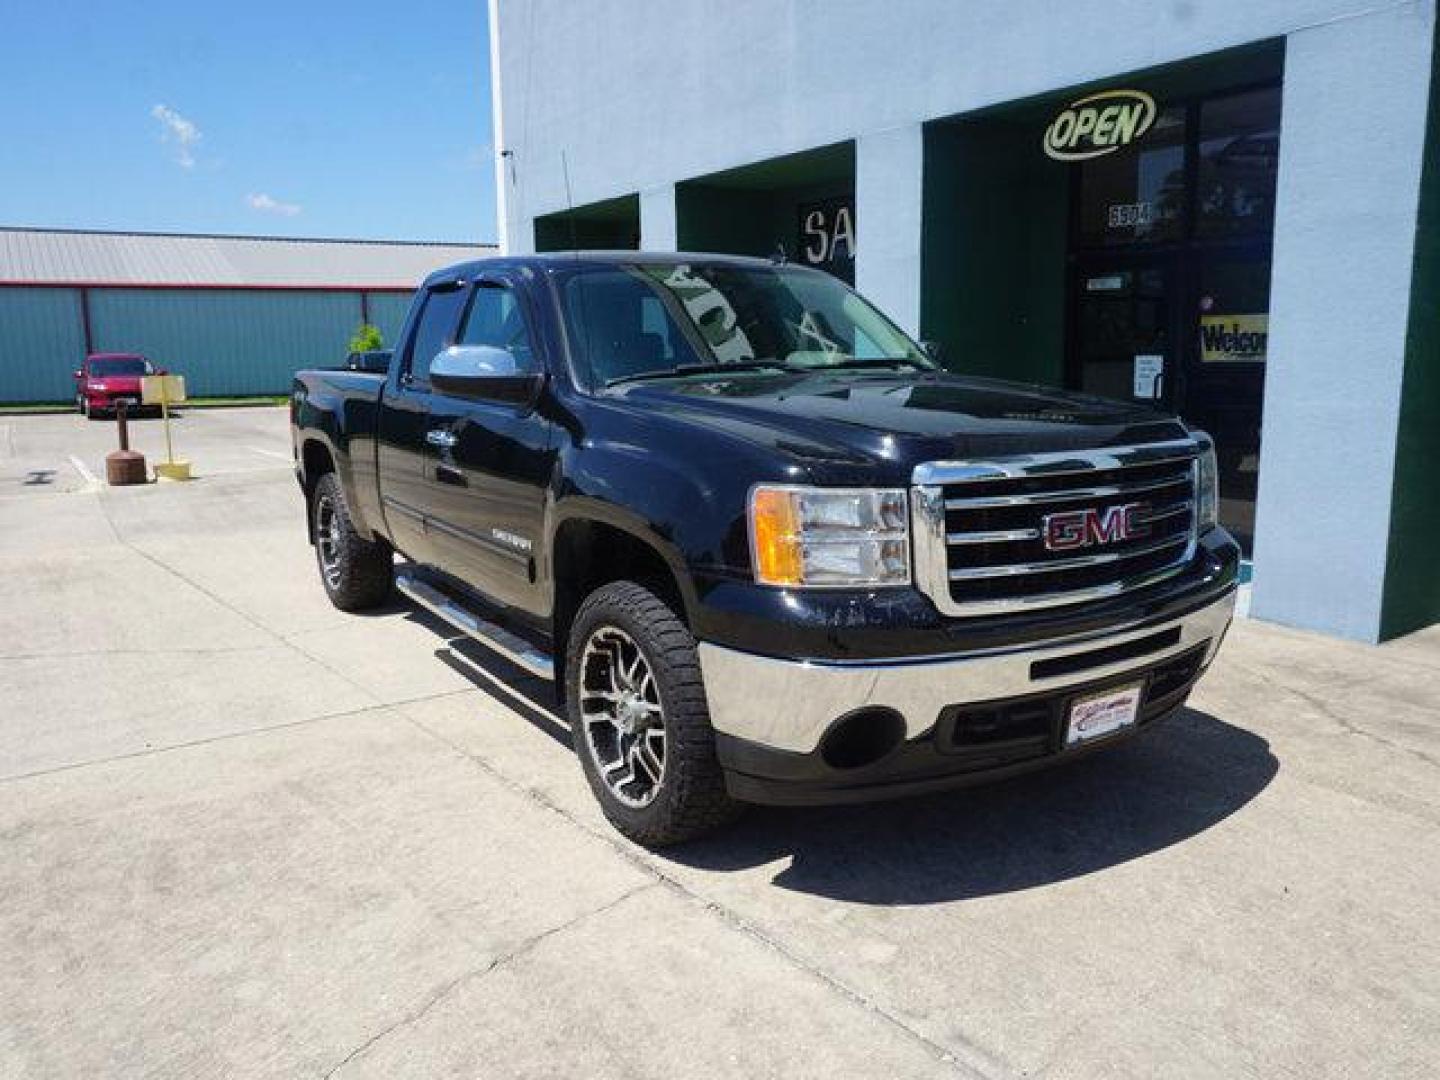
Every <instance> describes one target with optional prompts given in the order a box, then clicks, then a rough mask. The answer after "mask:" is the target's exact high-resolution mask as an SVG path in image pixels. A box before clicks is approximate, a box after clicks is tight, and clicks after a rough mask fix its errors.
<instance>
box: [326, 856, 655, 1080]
mask: <svg viewBox="0 0 1440 1080" xmlns="http://www.w3.org/2000/svg"><path fill="white" fill-rule="evenodd" d="M659 884H660V883H659V882H658V881H647V882H645V883H644V884H643V885H637V886H635V887H634V888H632V889H627V890H626V891H625V892H623V893H621V894H620V895H619V896H617V897H615V898H614V899H613V900H608V901H606V902H605V903H603V904H601V905H600V906H599V907H596V908H592V909H590V910H589V911H584V912H581V913H580V914H579V915H576V916H574V917H573V918H570V919H566V920H565V921H564V922H562V923H559V924H557V925H555V926H552V927H550V928H549V929H546V930H542V931H540V933H538V934H532V935H531V936H530V937H527V938H525V939H524V940H523V941H521V942H520V943H519V944H518V945H516V946H515V947H514V948H513V949H511V950H510V951H508V952H505V953H502V954H501V955H499V956H497V957H494V958H492V959H491V960H489V961H487V962H486V963H483V964H480V965H478V966H477V967H473V968H471V969H470V970H468V971H464V972H461V973H460V974H459V975H457V976H455V977H454V978H453V979H450V980H448V981H447V982H445V983H442V984H441V985H440V986H438V987H436V988H435V989H434V990H432V991H431V992H430V993H429V994H427V995H426V996H425V998H424V1000H422V1001H421V1002H420V1003H419V1004H418V1005H416V1006H415V1007H414V1008H413V1009H411V1010H410V1011H409V1012H407V1013H406V1014H405V1015H404V1016H402V1017H400V1018H399V1019H398V1020H396V1021H395V1022H394V1023H393V1024H390V1025H388V1026H386V1027H385V1028H383V1029H381V1030H380V1031H378V1032H376V1033H375V1034H374V1035H372V1036H370V1037H369V1038H368V1039H366V1040H365V1041H364V1042H362V1043H361V1044H360V1045H359V1046H357V1047H355V1049H353V1050H351V1051H350V1052H349V1053H348V1054H346V1055H345V1056H344V1057H343V1058H341V1059H340V1061H339V1062H337V1063H336V1064H335V1065H333V1066H331V1067H330V1068H329V1069H328V1070H327V1071H326V1072H325V1074H324V1080H330V1078H331V1077H333V1076H336V1075H337V1074H338V1073H339V1072H340V1071H341V1070H342V1069H344V1068H345V1067H346V1066H348V1065H350V1064H351V1063H352V1062H354V1061H356V1060H358V1059H359V1058H362V1057H364V1056H365V1055H366V1054H368V1053H370V1051H371V1050H373V1049H374V1048H375V1047H376V1046H378V1045H379V1044H380V1043H381V1042H383V1041H385V1040H386V1039H387V1038H389V1037H390V1036H391V1035H394V1034H395V1033H396V1032H397V1031H402V1030H404V1029H405V1028H409V1027H413V1026H414V1025H415V1024H418V1023H419V1022H420V1021H421V1020H423V1019H425V1017H426V1016H427V1015H428V1014H429V1013H430V1012H432V1011H433V1010H434V1009H435V1008H437V1007H438V1006H440V1005H442V1004H443V1003H444V1002H445V1001H447V1000H448V999H449V998H450V997H451V996H453V995H454V994H455V992H456V991H458V990H460V989H461V988H462V987H465V986H469V985H470V984H472V983H475V982H478V981H479V980H481V979H483V978H484V977H485V976H487V975H489V974H490V973H491V972H493V971H495V970H497V969H499V968H502V967H505V966H506V965H507V964H511V963H514V962H515V961H516V960H518V959H520V958H521V957H523V956H524V955H525V954H527V953H529V952H531V951H533V950H534V949H535V948H536V947H538V946H539V945H540V944H541V943H542V942H545V941H547V940H549V939H550V938H552V937H555V936H556V935H558V934H563V933H565V932H566V931H568V930H572V929H574V928H575V927H576V926H579V925H580V924H581V923H584V922H588V921H589V920H591V919H594V918H597V917H599V916H601V915H604V914H606V913H607V912H609V911H612V910H614V909H615V908H617V907H619V906H620V905H621V904H623V903H625V902H626V901H627V900H629V899H631V898H632V897H634V896H636V895H638V894H640V893H642V892H645V891H647V890H649V889H654V888H656V887H658V886H659Z"/></svg>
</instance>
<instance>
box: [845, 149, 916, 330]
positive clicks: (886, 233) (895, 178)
mask: <svg viewBox="0 0 1440 1080" xmlns="http://www.w3.org/2000/svg"><path fill="white" fill-rule="evenodd" d="M924 159H925V139H924V131H923V128H922V127H921V125H920V124H910V125H907V126H905V127H898V128H890V129H888V130H885V131H877V132H872V133H870V134H868V135H861V136H860V137H859V138H858V139H856V141H855V228H856V237H855V287H856V288H857V289H859V291H860V292H862V293H863V294H864V295H865V296H867V297H868V298H869V299H870V300H872V301H874V303H876V304H877V305H879V306H880V308H882V309H883V310H884V311H885V312H886V313H887V314H888V315H889V316H890V317H891V318H892V319H894V320H895V321H896V322H897V323H899V324H900V326H901V328H902V329H904V330H906V331H908V332H909V333H911V334H919V332H920V227H921V226H920V222H921V216H922V214H921V210H922V206H921V202H922V200H921V196H922V194H923V191H922V189H923V179H924V175H923V173H924V164H925V160H924Z"/></svg>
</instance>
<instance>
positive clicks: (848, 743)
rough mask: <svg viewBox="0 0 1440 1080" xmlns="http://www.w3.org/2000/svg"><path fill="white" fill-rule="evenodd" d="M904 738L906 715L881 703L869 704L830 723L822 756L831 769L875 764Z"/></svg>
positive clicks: (824, 740)
mask: <svg viewBox="0 0 1440 1080" xmlns="http://www.w3.org/2000/svg"><path fill="white" fill-rule="evenodd" d="M904 741H905V718H904V717H903V716H901V715H900V714H899V713H898V712H896V711H895V710H894V709H891V708H888V707H886V706H882V705H866V706H864V707H862V708H859V709H855V710H853V711H851V712H848V713H846V714H845V715H843V716H841V717H840V718H839V719H837V720H836V721H835V722H834V723H832V724H831V725H830V730H829V731H827V732H826V733H825V737H824V738H823V739H821V740H820V757H821V759H822V760H823V761H824V762H825V764H826V765H829V766H830V767H831V768H832V769H842V770H843V769H859V768H863V767H864V766H866V765H873V764H874V763H875V762H877V761H879V760H880V759H881V758H883V757H885V756H886V755H887V754H889V753H890V752H891V751H892V750H894V749H895V748H896V747H897V746H899V745H900V744H901V743H902V742H904Z"/></svg>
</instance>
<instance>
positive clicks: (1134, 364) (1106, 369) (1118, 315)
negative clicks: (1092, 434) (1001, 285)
mask: <svg viewBox="0 0 1440 1080" xmlns="http://www.w3.org/2000/svg"><path fill="white" fill-rule="evenodd" d="M1174 278H1175V273H1174V269H1173V266H1172V263H1171V260H1167V259H1164V258H1159V257H1146V256H1134V255H1106V256H1095V257H1091V258H1084V259H1080V260H1077V262H1076V263H1075V265H1074V267H1073V269H1072V273H1071V285H1070V290H1071V304H1072V309H1073V311H1074V313H1075V318H1074V325H1075V327H1076V334H1075V338H1074V345H1073V353H1072V360H1071V366H1072V376H1071V378H1072V383H1073V384H1075V385H1078V386H1079V387H1080V389H1082V390H1084V391H1085V392H1086V393H1090V394H1099V395H1101V396H1102V397H1109V398H1118V399H1120V400H1121V401H1139V402H1144V403H1146V404H1149V405H1154V406H1156V407H1158V408H1172V407H1173V406H1172V404H1171V402H1173V400H1174V398H1175V380H1176V375H1177V372H1176V366H1177V364H1178V363H1179V358H1178V356H1177V354H1176V348H1175V326H1174V322H1175V313H1176V312H1175V289H1174Z"/></svg>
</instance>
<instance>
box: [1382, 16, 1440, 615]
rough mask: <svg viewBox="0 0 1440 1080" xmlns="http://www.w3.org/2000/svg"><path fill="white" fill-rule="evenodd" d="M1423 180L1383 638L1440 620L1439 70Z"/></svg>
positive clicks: (1439, 49)
mask: <svg viewBox="0 0 1440 1080" xmlns="http://www.w3.org/2000/svg"><path fill="white" fill-rule="evenodd" d="M1436 51H1437V54H1440V31H1437V39H1436ZM1420 185H1421V186H1420V214H1419V221H1418V223H1417V229H1416V236H1415V270H1414V278H1413V280H1412V282H1411V285H1410V319H1409V326H1408V328H1407V333H1406V341H1405V381H1404V384H1403V387H1402V395H1403V396H1402V398H1401V402H1400V430H1399V433H1398V436H1397V440H1396V446H1395V453H1396V457H1395V484H1394V489H1393V492H1392V495H1391V499H1392V501H1391V509H1390V546H1389V548H1388V550H1387V553H1386V556H1387V557H1386V566H1385V601H1384V607H1383V609H1382V612H1381V618H1380V635H1381V637H1382V639H1383V638H1391V637H1395V636H1397V635H1399V634H1405V633H1409V632H1410V631H1411V630H1418V629H1419V628H1420V627H1422V626H1428V625H1430V624H1431V623H1434V622H1440V539H1437V538H1440V73H1437V72H1433V71H1432V74H1431V79H1430V104H1429V116H1428V121H1427V127H1426V132H1425V161H1424V166H1423V171H1422V173H1421V180H1420Z"/></svg>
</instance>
